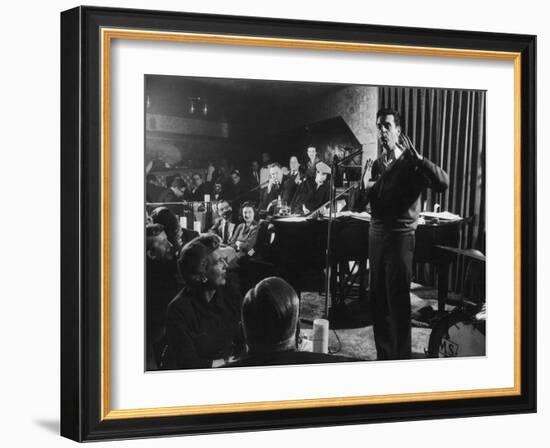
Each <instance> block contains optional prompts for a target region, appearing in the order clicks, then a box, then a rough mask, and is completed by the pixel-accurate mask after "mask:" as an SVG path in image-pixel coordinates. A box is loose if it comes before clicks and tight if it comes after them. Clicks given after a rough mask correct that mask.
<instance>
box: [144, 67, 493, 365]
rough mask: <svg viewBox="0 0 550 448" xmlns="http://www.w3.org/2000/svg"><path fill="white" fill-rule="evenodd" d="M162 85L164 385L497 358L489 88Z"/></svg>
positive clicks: (153, 260) (155, 299)
mask: <svg viewBox="0 0 550 448" xmlns="http://www.w3.org/2000/svg"><path fill="white" fill-rule="evenodd" d="M144 86H145V88H144V99H143V100H144V110H145V116H144V129H145V148H144V189H145V198H146V199H145V200H146V202H145V204H144V212H145V221H144V223H145V224H144V225H145V242H144V257H145V271H146V272H145V283H146V285H145V291H146V292H145V303H144V306H145V322H144V325H145V329H146V331H145V335H146V338H145V339H146V340H145V347H144V350H145V353H146V356H145V359H146V366H145V370H146V371H155V370H179V369H207V368H217V367H223V368H230V367H253V366H276V365H280V366H284V365H290V364H292V365H296V364H322V363H334V362H370V361H404V360H410V359H414V360H422V359H427V358H452V357H483V356H485V355H486V344H485V339H486V323H487V311H486V296H485V263H486V245H485V240H486V238H485V208H486V203H485V183H486V176H485V151H486V110H487V108H486V101H487V98H486V91H484V90H465V89H458V88H457V89H450V88H445V89H443V88H427V87H415V86H383V85H352V84H335V83H321V82H298V81H287V80H284V81H283V80H263V79H262V80H260V79H231V78H208V77H184V76H167V75H154V74H150V75H145V79H144ZM441 362H445V361H443V360H442V361H441Z"/></svg>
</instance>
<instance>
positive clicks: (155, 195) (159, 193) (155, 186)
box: [145, 174, 169, 202]
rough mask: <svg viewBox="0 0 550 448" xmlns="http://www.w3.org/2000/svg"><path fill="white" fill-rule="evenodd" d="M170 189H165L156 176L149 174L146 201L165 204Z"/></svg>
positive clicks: (146, 185)
mask: <svg viewBox="0 0 550 448" xmlns="http://www.w3.org/2000/svg"><path fill="white" fill-rule="evenodd" d="M168 191H169V190H168V189H167V188H164V187H163V186H162V185H161V183H160V182H159V180H158V178H157V176H155V175H154V174H147V177H146V184H145V200H146V201H147V202H164V198H165V197H166V195H167V194H168Z"/></svg>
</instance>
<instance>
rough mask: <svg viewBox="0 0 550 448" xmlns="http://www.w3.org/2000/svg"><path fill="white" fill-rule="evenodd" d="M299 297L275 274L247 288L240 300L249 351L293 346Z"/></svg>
mask: <svg viewBox="0 0 550 448" xmlns="http://www.w3.org/2000/svg"><path fill="white" fill-rule="evenodd" d="M298 307H299V300H298V295H297V294H296V291H294V289H293V288H292V286H290V285H289V284H288V283H287V282H286V281H285V280H283V279H282V278H279V277H268V278H266V279H264V280H262V281H261V282H259V283H258V284H257V285H256V286H255V287H254V288H252V289H250V290H249V291H248V293H247V294H246V297H245V298H244V300H243V305H242V320H243V326H244V332H245V338H246V343H247V345H248V347H249V349H250V350H251V351H258V350H260V351H277V350H285V349H288V348H289V347H294V345H295V341H296V340H295V338H296V325H297V322H298Z"/></svg>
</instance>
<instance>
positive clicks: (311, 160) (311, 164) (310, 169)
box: [306, 146, 321, 181]
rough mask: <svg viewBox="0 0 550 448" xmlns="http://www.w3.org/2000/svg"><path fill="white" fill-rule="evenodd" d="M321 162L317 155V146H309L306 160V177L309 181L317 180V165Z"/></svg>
mask: <svg viewBox="0 0 550 448" xmlns="http://www.w3.org/2000/svg"><path fill="white" fill-rule="evenodd" d="M320 161H321V159H320V158H319V156H318V155H317V148H316V147H315V146H308V148H307V159H306V175H307V177H308V179H309V180H311V181H313V180H314V179H315V174H316V167H317V164H318V163H319V162H320Z"/></svg>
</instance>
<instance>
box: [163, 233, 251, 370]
mask: <svg viewBox="0 0 550 448" xmlns="http://www.w3.org/2000/svg"><path fill="white" fill-rule="evenodd" d="M219 247H220V238H219V237H218V236H217V235H212V234H205V235H200V236H198V237H197V238H195V239H193V240H191V241H190V242H189V243H187V244H186V245H185V246H184V247H183V249H182V251H181V254H180V256H179V259H178V264H179V269H180V271H181V274H182V277H183V280H184V281H185V286H184V288H183V289H182V290H181V291H180V292H179V294H178V295H177V296H176V298H175V299H174V300H172V301H171V302H170V304H169V305H168V310H167V319H166V336H167V346H166V348H165V351H164V354H163V358H162V364H161V366H162V368H164V369H189V368H205V367H216V366H217V365H221V364H223V362H224V360H227V359H229V357H230V356H232V355H234V354H238V353H239V352H240V351H241V350H242V346H243V338H242V330H241V324H240V319H241V316H240V313H241V302H242V296H241V295H240V293H239V291H238V289H237V288H236V287H234V285H233V284H232V282H230V281H228V278H227V275H226V268H227V263H226V261H225V258H224V256H223V254H222V252H221V251H220V250H219Z"/></svg>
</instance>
